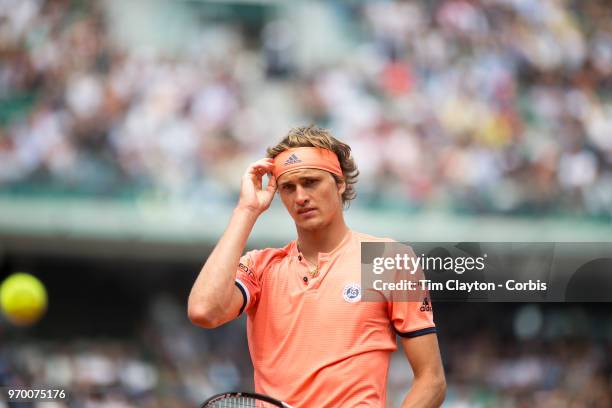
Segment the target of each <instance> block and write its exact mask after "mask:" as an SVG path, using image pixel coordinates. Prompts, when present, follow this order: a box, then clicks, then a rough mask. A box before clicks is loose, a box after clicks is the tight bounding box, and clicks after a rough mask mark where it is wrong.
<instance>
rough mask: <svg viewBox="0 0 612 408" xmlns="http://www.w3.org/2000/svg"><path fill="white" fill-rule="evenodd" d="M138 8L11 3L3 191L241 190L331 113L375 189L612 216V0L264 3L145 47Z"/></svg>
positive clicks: (215, 194) (2, 118)
mask: <svg viewBox="0 0 612 408" xmlns="http://www.w3.org/2000/svg"><path fill="white" fill-rule="evenodd" d="M163 3H164V2H163V1H157V2H153V3H151V7H154V6H155V5H159V4H163ZM184 3H189V2H179V3H174V4H182V5H183V6H184ZM122 4H123V7H126V8H127V4H128V3H125V2H123V3H122V2H118V1H113V0H106V1H102V2H94V1H80V2H74V1H70V0H0V23H1V24H0V54H1V55H2V57H1V60H2V63H1V64H0V190H1V191H7V192H24V191H33V192H41V191H42V192H54V193H55V194H57V193H70V194H72V193H78V194H90V195H95V196H109V197H122V196H130V195H133V194H152V195H155V196H158V197H170V198H180V199H183V200H190V199H191V200H194V201H219V202H224V203H225V202H229V200H233V199H234V197H235V194H236V191H237V188H238V183H239V181H240V175H241V174H242V171H243V169H244V168H245V166H246V164H247V163H249V162H250V161H252V160H255V159H257V158H259V157H260V156H262V155H263V154H264V152H265V147H267V146H269V145H271V144H274V143H275V142H276V141H278V140H279V139H280V138H281V137H282V136H283V134H284V133H285V132H286V131H287V130H288V129H289V128H290V127H292V126H297V125H303V124H309V123H317V124H320V125H322V126H324V127H328V128H330V129H331V130H332V131H333V132H334V134H335V135H337V136H338V137H339V138H340V139H342V140H344V141H346V142H348V143H349V144H350V145H351V146H352V147H353V151H354V155H355V157H356V159H357V162H358V165H359V168H360V170H361V181H360V183H359V184H358V185H357V188H358V193H359V194H360V196H361V198H360V199H359V200H358V203H359V204H363V205H367V206H371V207H387V206H402V207H403V208H414V209H431V208H435V209H437V208H441V209H450V210H454V211H459V212H470V213H498V214H515V213H532V214H533V213H536V214H538V213H547V214H558V213H564V214H574V215H589V216H595V217H610V215H612V87H611V86H610V85H611V78H612V8H610V6H609V2H607V1H605V0H594V1H589V2H581V1H577V0H542V1H529V0H437V1H425V0H420V1H410V2H408V1H406V2H400V1H395V2H391V1H368V2H365V1H363V2H360V1H357V2H325V3H323V2H310V3H308V2H306V4H304V3H303V2H302V3H300V4H301V5H300V6H299V7H302V9H300V10H299V11H300V12H299V13H296V12H292V11H291V8H292V6H286V5H285V6H281V5H280V4H279V3H275V2H262V4H261V5H260V7H266V8H272V9H273V10H272V11H269V12H266V13H265V15H266V16H267V17H266V18H264V19H263V20H262V21H261V23H260V24H259V25H257V24H255V27H253V24H252V22H250V23H249V24H246V23H245V22H244V21H243V20H242V19H241V18H239V16H238V15H237V16H236V18H235V19H231V18H230V19H226V20H216V21H207V22H205V23H204V24H201V25H200V26H198V27H197V30H198V31H197V35H195V36H190V37H188V36H187V31H188V29H187V28H188V27H186V28H185V31H186V33H185V38H189V40H188V43H187V44H184V46H183V47H182V48H181V49H180V50H175V49H168V48H162V49H160V48H159V47H158V48H155V47H146V46H142V45H141V46H138V47H134V46H129V45H128V41H127V40H126V39H125V38H123V37H121V35H122V34H121V33H123V32H124V31H121V30H118V28H117V26H116V25H117V24H119V22H117V21H116V15H117V14H121V7H122ZM198 4H200V7H206V2H203V3H200V2H198ZM254 4H255V6H251V8H253V7H257V2H255V3H254ZM176 7H179V6H178V5H177V6H176ZM295 7H298V6H297V5H296V6H295ZM117 9H119V10H120V11H119V13H117ZM113 10H114V12H113ZM125 13H128V10H126V11H125ZM300 15H301V16H302V17H300ZM113 16H115V18H114V17H113ZM319 17H325V18H319ZM135 21H137V20H135ZM134 25H136V23H134ZM332 27H334V29H335V31H334V33H335V36H334V37H333V38H330V39H329V40H326V39H323V40H322V41H319V42H315V44H317V45H318V48H317V49H315V50H313V49H309V48H308V47H311V46H312V43H309V42H308V41H306V39H308V38H309V37H313V38H314V37H316V35H317V33H318V34H319V35H323V34H321V33H326V32H328V31H330V30H332ZM133 28H134V27H133ZM134 29H136V30H137V29H138V27H135V28H134ZM162 31H163V30H162ZM168 31H170V30H168ZM332 31H333V30H332ZM126 35H127V34H126ZM326 47H327V48H326ZM334 47H335V48H334ZM324 51H326V52H324ZM309 56H310V57H309Z"/></svg>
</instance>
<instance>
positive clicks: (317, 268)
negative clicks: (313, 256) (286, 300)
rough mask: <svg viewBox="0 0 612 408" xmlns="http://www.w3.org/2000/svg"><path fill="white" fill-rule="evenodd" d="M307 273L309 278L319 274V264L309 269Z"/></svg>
mask: <svg viewBox="0 0 612 408" xmlns="http://www.w3.org/2000/svg"><path fill="white" fill-rule="evenodd" d="M308 274H309V275H310V277H311V278H316V277H317V276H318V275H319V265H317V266H316V267H315V268H314V269H312V270H309V271H308Z"/></svg>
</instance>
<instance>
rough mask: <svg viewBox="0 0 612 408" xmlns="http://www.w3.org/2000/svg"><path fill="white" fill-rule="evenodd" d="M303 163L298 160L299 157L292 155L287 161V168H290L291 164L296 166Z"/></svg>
mask: <svg viewBox="0 0 612 408" xmlns="http://www.w3.org/2000/svg"><path fill="white" fill-rule="evenodd" d="M301 162H302V161H301V160H300V159H298V157H297V156H296V155H295V154H292V155H291V156H289V158H288V159H287V160H285V163H284V164H285V166H289V165H290V164H296V163H301Z"/></svg>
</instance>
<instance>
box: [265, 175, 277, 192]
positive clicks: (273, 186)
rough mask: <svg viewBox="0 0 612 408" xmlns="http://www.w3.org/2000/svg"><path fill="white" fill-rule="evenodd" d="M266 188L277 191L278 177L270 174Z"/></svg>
mask: <svg viewBox="0 0 612 408" xmlns="http://www.w3.org/2000/svg"><path fill="white" fill-rule="evenodd" d="M266 190H268V191H271V192H275V191H276V177H274V176H270V177H269V178H268V185H267V186H266Z"/></svg>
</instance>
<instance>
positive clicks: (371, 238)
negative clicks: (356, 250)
mask: <svg viewBox="0 0 612 408" xmlns="http://www.w3.org/2000/svg"><path fill="white" fill-rule="evenodd" d="M353 236H354V237H355V240H357V241H359V242H397V241H396V240H394V239H393V238H387V237H377V236H375V235H370V234H366V233H364V232H358V231H353Z"/></svg>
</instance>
